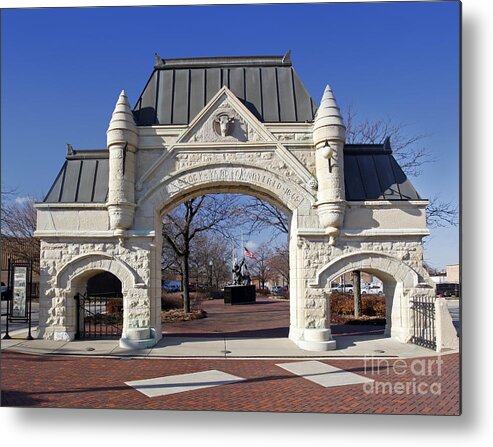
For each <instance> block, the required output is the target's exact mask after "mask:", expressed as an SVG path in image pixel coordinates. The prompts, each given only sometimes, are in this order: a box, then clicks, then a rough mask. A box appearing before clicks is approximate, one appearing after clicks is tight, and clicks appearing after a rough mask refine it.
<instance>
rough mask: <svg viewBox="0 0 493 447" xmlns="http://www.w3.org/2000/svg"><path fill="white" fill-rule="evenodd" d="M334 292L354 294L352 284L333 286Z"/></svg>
mask: <svg viewBox="0 0 493 447" xmlns="http://www.w3.org/2000/svg"><path fill="white" fill-rule="evenodd" d="M331 290H332V292H339V293H353V285H352V284H333V285H332V288H331Z"/></svg>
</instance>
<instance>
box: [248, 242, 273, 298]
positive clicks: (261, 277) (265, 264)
mask: <svg viewBox="0 0 493 447" xmlns="http://www.w3.org/2000/svg"><path fill="white" fill-rule="evenodd" d="M254 254H255V258H256V259H255V260H254V261H253V268H252V269H251V271H252V273H253V276H254V277H255V278H257V279H258V282H259V287H260V288H262V289H265V284H266V282H267V281H268V280H269V279H271V276H272V272H271V269H270V265H269V259H270V257H271V256H272V249H271V248H270V247H269V246H268V244H262V245H260V246H259V247H258V248H257V249H256V250H255V253H254Z"/></svg>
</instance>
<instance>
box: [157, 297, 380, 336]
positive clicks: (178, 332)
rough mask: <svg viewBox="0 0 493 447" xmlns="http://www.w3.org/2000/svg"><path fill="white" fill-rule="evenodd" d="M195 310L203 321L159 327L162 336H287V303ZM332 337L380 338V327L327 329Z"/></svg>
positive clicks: (204, 304) (263, 300)
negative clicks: (330, 331)
mask: <svg viewBox="0 0 493 447" xmlns="http://www.w3.org/2000/svg"><path fill="white" fill-rule="evenodd" d="M198 307H200V308H202V309H203V310H205V311H206V312H207V318H203V319H201V320H193V321H177V322H173V323H163V326H162V330H163V333H165V334H169V335H173V336H181V337H187V336H193V337H200V338H202V337H204V338H207V337H211V338H212V337H217V335H218V334H220V335H221V336H224V337H234V338H238V337H246V338H282V337H287V336H288V335H289V300H286V299H278V298H270V297H263V296H258V297H257V302H256V303H254V304H241V305H235V306H231V305H226V304H224V302H223V300H219V299H216V300H204V301H201V302H200V304H199V305H198ZM331 330H332V334H334V335H342V334H345V335H346V334H348V335H349V334H351V335H356V334H368V333H372V334H382V335H383V333H384V326H383V325H381V326H375V325H342V324H339V325H336V324H333V325H331Z"/></svg>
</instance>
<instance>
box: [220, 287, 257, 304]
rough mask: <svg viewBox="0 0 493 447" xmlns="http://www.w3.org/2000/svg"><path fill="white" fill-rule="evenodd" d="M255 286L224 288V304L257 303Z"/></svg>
mask: <svg viewBox="0 0 493 447" xmlns="http://www.w3.org/2000/svg"><path fill="white" fill-rule="evenodd" d="M255 300H256V293H255V286H253V285H250V286H226V287H225V288H224V304H246V303H255Z"/></svg>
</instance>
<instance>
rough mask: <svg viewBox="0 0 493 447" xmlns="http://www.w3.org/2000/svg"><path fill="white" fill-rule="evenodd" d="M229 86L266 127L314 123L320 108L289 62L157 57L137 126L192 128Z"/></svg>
mask: <svg viewBox="0 0 493 447" xmlns="http://www.w3.org/2000/svg"><path fill="white" fill-rule="evenodd" d="M223 85H225V86H226V87H228V88H229V89H230V90H231V91H232V92H233V93H234V95H235V96H236V97H238V98H239V99H240V100H241V101H242V103H243V104H244V105H245V106H246V107H247V108H248V109H249V110H250V111H251V112H252V113H253V114H254V115H255V116H256V117H257V118H258V119H259V120H260V121H262V122H284V123H292V122H306V121H313V119H314V116H315V112H316V109H317V107H316V105H315V102H314V101H313V99H312V98H311V96H310V95H309V93H308V92H307V90H306V88H305V86H304V85H303V83H302V82H301V80H300V78H299V77H298V75H297V74H296V71H295V70H294V68H293V66H292V62H291V59H290V57H289V53H288V54H286V55H285V56H262V57H213V58H200V59H168V60H164V59H161V58H160V57H159V56H157V61H156V65H155V67H154V71H153V72H152V74H151V77H150V79H149V81H148V82H147V84H146V86H145V88H144V91H143V92H142V94H141V95H140V98H139V99H138V101H137V103H136V105H135V107H134V117H135V122H136V123H137V125H140V126H148V125H154V124H162V125H170V124H189V123H190V121H191V120H192V119H193V118H194V117H195V116H196V115H197V114H198V113H199V112H200V111H201V110H202V109H203V108H204V106H205V105H206V104H207V103H208V102H209V101H210V100H211V98H212V97H213V96H214V95H215V94H216V93H217V92H218V91H219V90H220V89H221V88H222V86H223Z"/></svg>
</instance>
